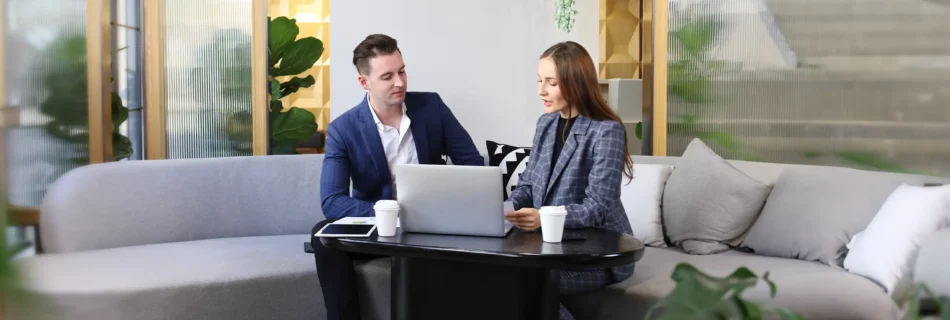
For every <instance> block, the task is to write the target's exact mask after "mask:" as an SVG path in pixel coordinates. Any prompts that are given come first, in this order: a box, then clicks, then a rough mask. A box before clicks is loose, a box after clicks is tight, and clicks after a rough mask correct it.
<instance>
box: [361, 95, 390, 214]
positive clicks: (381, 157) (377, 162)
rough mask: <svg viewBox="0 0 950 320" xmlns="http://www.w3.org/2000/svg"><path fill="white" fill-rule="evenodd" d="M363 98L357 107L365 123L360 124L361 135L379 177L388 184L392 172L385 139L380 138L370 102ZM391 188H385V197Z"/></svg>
mask: <svg viewBox="0 0 950 320" xmlns="http://www.w3.org/2000/svg"><path fill="white" fill-rule="evenodd" d="M366 99H367V98H363V102H362V103H360V105H359V107H358V108H359V109H357V111H356V112H357V114H359V119H360V121H362V122H363V124H362V125H361V126H360V135H361V136H362V138H363V145H364V146H365V147H366V150H369V156H370V159H372V160H373V166H375V167H376V173H377V174H379V178H380V179H382V180H383V181H386V183H384V184H383V185H384V186H388V185H389V184H390V182H391V180H392V174H391V173H390V171H389V162H388V161H386V152H385V151H383V141H382V140H381V139H380V138H379V131H378V129H376V121H374V120H373V115H372V114H371V113H370V112H372V111H371V110H370V109H369V103H368V102H367V100H366ZM387 191H391V190H390V188H388V187H384V188H383V193H384V194H383V197H384V198H388V197H390V196H389V195H386V193H389V192H387Z"/></svg>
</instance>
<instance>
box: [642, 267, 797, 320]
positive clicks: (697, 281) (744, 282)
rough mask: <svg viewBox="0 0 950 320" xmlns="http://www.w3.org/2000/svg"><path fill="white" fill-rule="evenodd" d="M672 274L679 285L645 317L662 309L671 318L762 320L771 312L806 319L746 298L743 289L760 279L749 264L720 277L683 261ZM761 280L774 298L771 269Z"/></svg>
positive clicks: (666, 316)
mask: <svg viewBox="0 0 950 320" xmlns="http://www.w3.org/2000/svg"><path fill="white" fill-rule="evenodd" d="M671 277H672V278H673V281H676V287H675V288H673V291H671V292H670V294H669V295H667V296H666V297H664V298H663V299H660V301H659V302H657V303H656V304H655V305H653V307H651V308H650V310H649V311H648V312H647V315H646V317H645V318H646V319H652V318H651V316H653V313H654V312H656V311H660V312H662V313H661V314H660V317H659V319H669V320H673V319H676V320H688V319H744V320H759V319H763V318H764V317H766V316H769V315H778V316H779V317H781V318H782V319H803V318H802V316H801V315H798V314H797V313H795V312H792V311H791V310H788V309H784V308H776V307H771V306H767V305H764V304H760V303H755V302H751V301H748V300H745V299H743V298H742V293H743V292H744V291H745V290H746V289H749V288H753V287H755V286H756V284H757V283H758V280H759V277H758V276H757V275H756V274H755V273H753V272H752V271H751V270H749V269H748V268H746V267H740V268H738V269H736V271H734V272H733V273H732V274H730V275H729V276H727V277H724V278H720V277H713V276H711V275H709V274H706V273H703V272H702V271H699V270H698V269H696V267H694V266H693V265H691V264H688V263H680V264H678V265H676V267H675V268H674V269H673V274H672V276H671ZM762 280H763V281H765V283H766V284H768V286H769V292H770V294H771V297H772V298H774V297H775V294H776V292H777V288H776V286H775V283H773V282H772V281H771V280H769V273H768V272H766V273H765V274H764V275H763V276H762Z"/></svg>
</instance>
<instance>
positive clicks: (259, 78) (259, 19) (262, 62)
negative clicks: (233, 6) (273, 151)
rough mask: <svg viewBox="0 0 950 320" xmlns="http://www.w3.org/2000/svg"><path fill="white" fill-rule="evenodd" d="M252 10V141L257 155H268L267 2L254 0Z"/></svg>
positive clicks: (253, 149)
mask: <svg viewBox="0 0 950 320" xmlns="http://www.w3.org/2000/svg"><path fill="white" fill-rule="evenodd" d="M253 5H254V8H253V9H252V10H251V12H252V17H251V20H253V34H252V35H251V47H252V48H251V58H252V59H251V78H252V79H253V80H252V81H251V83H252V84H253V86H252V87H251V99H253V102H252V103H251V107H252V108H253V109H252V110H251V128H252V129H251V141H252V151H253V154H254V155H255V156H266V155H267V152H268V149H270V148H268V146H269V139H268V138H269V137H270V134H269V128H268V126H267V122H268V121H267V110H268V98H267V88H268V87H269V85H268V82H267V66H268V65H267V21H268V20H267V2H266V1H265V0H254V4H253Z"/></svg>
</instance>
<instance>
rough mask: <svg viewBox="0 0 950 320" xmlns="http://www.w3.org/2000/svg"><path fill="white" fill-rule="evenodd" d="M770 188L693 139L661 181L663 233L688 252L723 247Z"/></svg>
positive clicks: (738, 233) (745, 226)
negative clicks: (677, 163) (670, 171)
mask: <svg viewBox="0 0 950 320" xmlns="http://www.w3.org/2000/svg"><path fill="white" fill-rule="evenodd" d="M771 189H772V187H771V186H770V185H767V184H764V183H762V182H759V181H757V180H755V179H752V178H751V177H749V176H748V175H746V174H745V173H742V172H741V171H739V170H737V169H736V168H735V167H733V166H732V165H731V164H729V163H728V162H727V161H726V160H725V159H723V158H722V157H720V156H719V155H717V154H716V153H715V152H714V151H713V150H712V149H710V148H709V147H707V146H706V144H704V143H703V142H702V141H700V140H699V139H693V141H692V142H691V143H690V144H689V146H688V147H686V151H685V152H684V153H683V157H682V159H681V161H680V164H679V165H678V166H676V169H675V170H673V173H672V174H671V175H670V177H669V179H668V180H667V182H666V190H665V191H664V193H663V226H664V228H665V231H666V235H667V237H669V239H670V241H671V242H672V243H673V245H675V246H679V247H682V248H683V249H684V250H685V251H686V252H688V253H691V254H712V253H717V252H722V251H725V250H728V249H729V248H730V245H731V244H735V243H738V242H739V241H738V240H740V238H741V237H742V235H743V234H745V232H746V231H747V230H748V229H749V227H750V226H751V225H752V223H753V222H754V221H755V218H756V216H758V215H759V211H760V210H761V209H762V205H763V203H764V202H765V199H766V198H767V197H768V196H769V191H770V190H771Z"/></svg>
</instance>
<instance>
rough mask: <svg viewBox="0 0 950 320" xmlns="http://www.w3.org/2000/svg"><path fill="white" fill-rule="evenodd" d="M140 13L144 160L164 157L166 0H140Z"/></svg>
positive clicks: (165, 140) (165, 139) (165, 146)
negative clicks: (143, 55) (143, 52)
mask: <svg viewBox="0 0 950 320" xmlns="http://www.w3.org/2000/svg"><path fill="white" fill-rule="evenodd" d="M142 13H143V14H142V20H143V25H142V35H143V39H144V44H145V46H144V47H145V77H144V88H145V101H144V104H145V159H148V160H153V159H165V158H166V157H167V134H166V132H167V130H166V125H165V117H166V115H167V112H166V101H165V100H166V99H165V98H166V88H165V87H166V86H165V1H163V0H143V2H142Z"/></svg>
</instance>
